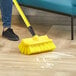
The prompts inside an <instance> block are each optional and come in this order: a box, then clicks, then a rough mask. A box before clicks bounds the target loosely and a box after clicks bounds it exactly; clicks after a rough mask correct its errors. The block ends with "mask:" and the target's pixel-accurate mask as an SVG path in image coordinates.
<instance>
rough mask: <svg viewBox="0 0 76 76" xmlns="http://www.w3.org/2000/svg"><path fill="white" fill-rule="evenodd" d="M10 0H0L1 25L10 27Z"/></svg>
mask: <svg viewBox="0 0 76 76" xmlns="http://www.w3.org/2000/svg"><path fill="white" fill-rule="evenodd" d="M12 5H13V3H12V0H0V7H1V14H2V22H3V27H11V17H12Z"/></svg>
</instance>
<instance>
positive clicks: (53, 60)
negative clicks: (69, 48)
mask: <svg viewBox="0 0 76 76" xmlns="http://www.w3.org/2000/svg"><path fill="white" fill-rule="evenodd" d="M63 58H75V56H74V55H71V54H66V53H60V52H52V53H49V54H44V55H41V56H38V57H36V62H38V63H39V64H40V67H41V68H42V69H52V68H53V67H54V66H55V65H56V64H58V63H59V62H60V63H63V61H59V59H63ZM66 63H68V62H66Z"/></svg>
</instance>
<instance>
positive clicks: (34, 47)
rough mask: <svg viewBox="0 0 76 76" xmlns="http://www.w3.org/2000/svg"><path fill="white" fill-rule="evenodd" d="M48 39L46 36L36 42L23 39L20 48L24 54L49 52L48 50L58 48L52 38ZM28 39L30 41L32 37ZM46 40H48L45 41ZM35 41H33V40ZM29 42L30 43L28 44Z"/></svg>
mask: <svg viewBox="0 0 76 76" xmlns="http://www.w3.org/2000/svg"><path fill="white" fill-rule="evenodd" d="M44 39H46V37H45V36H44V38H43V39H42V38H41V40H43V42H42V41H40V42H39V40H38V42H37V41H34V43H31V42H30V43H28V42H26V39H25V40H22V41H21V43H20V44H19V50H20V52H21V53H22V54H28V55H30V54H35V53H42V52H48V51H52V50H54V49H55V48H56V46H55V44H54V43H53V41H52V40H51V39H47V40H44ZM28 41H30V39H28ZM45 41H46V42H45ZM32 42H33V41H32ZM27 43H28V44H27Z"/></svg>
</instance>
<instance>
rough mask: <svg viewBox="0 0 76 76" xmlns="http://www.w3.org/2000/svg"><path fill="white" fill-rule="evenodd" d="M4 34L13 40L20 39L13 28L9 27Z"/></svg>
mask: <svg viewBox="0 0 76 76" xmlns="http://www.w3.org/2000/svg"><path fill="white" fill-rule="evenodd" d="M2 36H3V37H4V38H7V39H9V40H12V41H18V40H19V37H18V36H17V35H16V34H15V33H14V32H13V29H11V28H8V29H7V30H6V31H3V32H2Z"/></svg>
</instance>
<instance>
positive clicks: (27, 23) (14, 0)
mask: <svg viewBox="0 0 76 76" xmlns="http://www.w3.org/2000/svg"><path fill="white" fill-rule="evenodd" d="M13 3H14V5H15V6H16V8H17V10H18V12H19V14H20V15H21V17H22V19H23V21H24V23H25V24H26V26H27V28H28V30H29V31H30V33H31V34H32V36H34V35H35V32H34V30H33V28H32V26H31V25H30V22H29V21H28V19H27V17H26V16H25V14H24V12H23V11H22V9H21V7H20V5H19V4H18V2H17V0H13Z"/></svg>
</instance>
